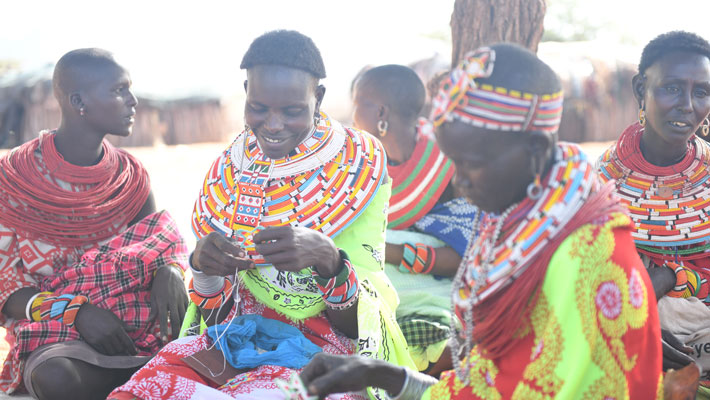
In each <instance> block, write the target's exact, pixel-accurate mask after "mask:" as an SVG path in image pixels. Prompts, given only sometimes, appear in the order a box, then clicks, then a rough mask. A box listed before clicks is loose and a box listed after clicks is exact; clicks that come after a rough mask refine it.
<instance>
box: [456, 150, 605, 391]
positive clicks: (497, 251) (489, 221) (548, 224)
mask: <svg viewBox="0 0 710 400" xmlns="http://www.w3.org/2000/svg"><path fill="white" fill-rule="evenodd" d="M555 160H557V161H556V162H555V163H554V164H553V166H552V168H551V170H550V172H548V174H547V175H546V176H545V179H544V180H543V182H542V185H543V187H544V189H543V193H542V195H541V196H540V198H539V199H538V200H532V199H530V198H529V197H526V198H525V199H523V200H522V201H521V202H520V203H517V204H514V205H512V206H510V207H509V208H508V209H506V210H505V211H504V212H503V213H502V214H501V215H500V216H498V217H496V216H492V215H490V214H487V215H485V216H483V217H479V216H478V215H477V216H476V222H475V224H474V231H473V232H474V237H473V238H471V240H470V241H469V247H468V249H467V250H466V253H465V255H464V259H463V261H462V263H461V267H460V268H459V270H458V272H457V274H456V277H455V278H454V281H453V285H452V286H453V287H452V295H451V297H452V301H451V306H452V313H453V314H454V315H457V316H458V317H459V319H460V320H462V321H463V322H464V330H465V331H464V334H465V336H466V339H465V343H464V344H463V348H462V345H461V344H460V343H459V340H458V336H459V335H458V333H457V332H456V328H455V321H454V318H452V329H451V332H452V340H451V341H450V343H451V346H452V352H451V354H452V358H453V363H454V366H455V367H456V368H455V369H456V374H457V376H458V378H459V380H461V381H462V382H464V383H465V384H467V382H468V377H469V374H468V371H467V369H469V367H470V366H468V365H467V366H462V365H461V362H460V361H459V360H458V357H457V356H458V355H459V354H460V351H461V350H464V351H467V353H466V354H469V353H470V351H471V349H472V346H473V321H474V318H473V308H474V306H475V305H476V304H478V303H480V302H481V301H483V300H484V299H486V298H488V297H489V296H491V295H492V294H494V293H495V292H497V291H498V290H501V289H503V288H505V287H506V286H507V285H509V284H510V283H511V282H513V281H514V280H516V279H517V278H519V277H521V275H522V274H524V273H525V271H526V269H527V267H528V266H529V265H530V264H531V261H533V260H534V259H535V257H536V256H538V255H539V254H540V252H541V251H542V250H543V249H544V248H545V246H546V245H547V244H548V243H549V242H550V241H551V240H553V239H554V238H555V237H556V235H557V233H559V232H560V231H561V230H562V229H563V228H564V227H565V225H566V224H567V223H568V222H569V221H571V220H572V218H573V217H574V216H575V214H577V211H579V209H580V208H581V207H582V205H584V202H585V201H586V200H587V198H588V197H589V195H590V193H591V192H592V189H593V188H594V186H595V182H596V180H595V179H594V168H593V166H592V165H591V164H590V163H589V162H588V161H587V156H586V155H585V154H584V153H582V152H581V150H580V149H579V147H577V146H576V145H573V144H568V143H559V144H558V147H557V151H556V153H555Z"/></svg>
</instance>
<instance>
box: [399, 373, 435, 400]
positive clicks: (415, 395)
mask: <svg viewBox="0 0 710 400" xmlns="http://www.w3.org/2000/svg"><path fill="white" fill-rule="evenodd" d="M404 373H405V374H406V376H405V378H404V385H402V389H401V390H400V391H399V394H397V395H396V396H390V398H392V400H419V399H421V398H422V395H423V394H424V392H426V390H427V389H428V388H429V386H432V385H434V384H435V383H437V382H439V381H438V380H437V379H435V378H433V377H431V376H429V375H426V374H422V373H421V372H414V371H412V370H411V369H409V368H407V367H404Z"/></svg>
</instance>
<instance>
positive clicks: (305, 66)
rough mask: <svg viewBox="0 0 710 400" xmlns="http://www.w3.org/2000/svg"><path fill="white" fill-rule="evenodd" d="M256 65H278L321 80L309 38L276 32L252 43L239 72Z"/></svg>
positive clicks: (317, 53) (319, 65) (319, 61)
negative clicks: (303, 72) (298, 70)
mask: <svg viewBox="0 0 710 400" xmlns="http://www.w3.org/2000/svg"><path fill="white" fill-rule="evenodd" d="M257 65H281V66H284V67H289V68H295V69H300V70H303V71H306V72H308V73H310V74H311V75H313V76H314V77H315V78H317V79H323V78H325V66H324V65H323V58H322V57H321V55H320V51H319V50H318V48H317V47H316V45H315V43H313V40H311V38H309V37H308V36H306V35H304V34H302V33H300V32H296V31H289V30H276V31H271V32H267V33H265V34H263V35H261V36H259V37H258V38H256V39H254V41H253V42H252V43H251V45H250V46H249V49H248V50H247V52H246V53H245V54H244V58H242V63H241V65H240V66H239V68H241V69H250V68H252V67H254V66H257Z"/></svg>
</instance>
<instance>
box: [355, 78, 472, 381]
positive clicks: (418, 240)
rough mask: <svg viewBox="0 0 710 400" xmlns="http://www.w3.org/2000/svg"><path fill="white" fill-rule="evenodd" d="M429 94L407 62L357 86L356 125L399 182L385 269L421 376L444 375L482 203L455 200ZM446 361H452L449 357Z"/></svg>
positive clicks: (395, 182) (393, 201)
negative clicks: (380, 149)
mask: <svg viewBox="0 0 710 400" xmlns="http://www.w3.org/2000/svg"><path fill="white" fill-rule="evenodd" d="M425 99H426V93H425V89H424V84H422V82H421V80H420V79H419V77H418V76H417V74H416V73H415V72H414V71H413V70H412V69H411V68H408V67H405V66H403V65H383V66H380V67H375V68H372V69H369V70H367V71H366V72H365V73H363V74H362V75H361V76H360V77H359V78H358V79H357V81H356V82H355V86H354V91H353V104H354V110H353V122H354V124H355V127H356V128H359V129H363V130H365V131H368V132H372V133H373V134H374V135H375V136H376V137H377V138H378V139H380V141H382V145H383V146H384V148H385V151H386V152H387V164H388V166H387V170H388V173H389V175H390V177H391V178H392V197H391V198H390V201H389V208H388V224H387V228H388V229H387V245H386V247H385V262H386V263H387V264H386V265H387V267H386V268H385V272H386V273H387V276H388V277H389V278H390V279H391V280H392V284H393V285H394V287H395V289H396V290H397V294H399V299H400V304H399V307H398V308H397V322H398V323H399V326H400V328H401V329H402V333H404V337H405V338H406V339H407V343H408V344H409V346H410V347H409V350H410V353H411V354H412V358H413V359H414V361H415V362H416V364H417V368H418V369H419V370H420V371H423V370H428V371H429V372H431V373H433V374H436V373H437V372H440V369H439V368H434V364H433V363H436V362H437V360H439V358H440V357H441V355H442V353H443V352H444V350H445V349H446V342H447V339H448V337H449V325H450V321H451V300H450V295H449V294H450V292H451V279H444V277H453V276H454V275H455V274H456V270H457V269H458V266H459V264H460V263H461V257H462V255H463V252H464V251H465V250H466V245H467V244H468V238H470V237H471V229H472V224H473V219H474V217H475V214H476V208H475V206H473V205H471V204H470V203H468V202H467V201H466V200H465V199H464V198H453V186H452V185H451V184H450V181H451V178H452V177H453V175H454V166H453V163H452V162H451V160H449V159H448V158H447V157H446V156H445V155H444V154H443V153H442V152H441V150H439V146H438V145H437V144H436V140H435V139H434V130H433V126H432V124H431V122H429V121H428V120H426V119H424V118H418V116H419V113H420V112H421V111H422V108H423V107H424V102H425ZM446 360H449V361H450V358H449V357H446Z"/></svg>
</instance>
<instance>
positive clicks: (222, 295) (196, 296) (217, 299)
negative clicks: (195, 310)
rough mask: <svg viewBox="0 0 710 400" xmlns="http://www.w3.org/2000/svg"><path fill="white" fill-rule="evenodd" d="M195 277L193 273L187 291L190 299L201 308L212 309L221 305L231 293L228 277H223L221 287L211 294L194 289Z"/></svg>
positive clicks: (230, 283)
mask: <svg viewBox="0 0 710 400" xmlns="http://www.w3.org/2000/svg"><path fill="white" fill-rule="evenodd" d="M195 278H197V275H193V277H192V279H191V280H190V286H189V288H188V290H187V292H188V294H189V295H190V300H191V301H192V302H193V303H195V304H197V305H198V306H199V307H200V308H202V309H205V310H214V309H217V308H219V307H221V306H222V304H224V302H225V301H227V297H228V296H229V295H230V294H231V293H232V281H231V280H229V279H228V278H223V279H224V283H223V284H222V288H221V289H219V290H217V291H215V292H213V293H211V294H203V293H200V292H199V291H198V290H196V289H195ZM198 279H199V278H198Z"/></svg>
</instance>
